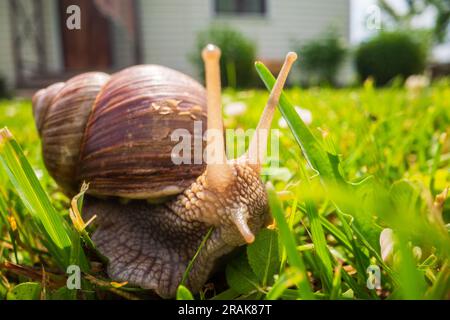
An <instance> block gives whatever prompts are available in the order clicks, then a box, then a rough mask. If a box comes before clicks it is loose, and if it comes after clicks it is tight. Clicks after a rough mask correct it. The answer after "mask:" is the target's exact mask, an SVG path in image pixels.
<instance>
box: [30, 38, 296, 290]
mask: <svg viewBox="0 0 450 320" xmlns="http://www.w3.org/2000/svg"><path fill="white" fill-rule="evenodd" d="M202 57H203V60H204V64H205V74H206V90H205V88H204V87H203V86H202V85H201V84H199V83H198V82H197V81H195V80H193V79H192V78H190V77H189V76H187V75H185V74H182V73H180V72H178V71H175V70H172V69H169V68H166V67H163V66H158V65H138V66H133V67H129V68H127V69H124V70H122V71H119V72H117V73H115V74H112V75H108V74H105V73H101V72H89V73H84V74H81V75H78V76H75V77H73V78H72V79H70V80H68V81H67V82H65V83H56V84H53V85H50V86H49V87H47V88H45V89H42V90H39V91H38V92H37V93H36V94H35V95H34V96H33V115H34V118H35V123H36V127H37V130H38V132H39V135H40V137H41V141H42V153H43V159H44V163H45V166H46V168H47V169H48V172H49V173H50V175H51V176H52V177H53V178H54V180H55V181H56V182H57V184H58V185H59V186H60V187H61V188H62V189H63V190H64V192H65V193H66V194H67V195H68V196H73V195H74V194H76V193H77V192H78V190H79V188H80V185H81V184H82V183H83V182H84V181H86V182H87V183H89V189H88V191H87V194H86V196H85V200H84V203H83V208H82V209H83V215H85V216H93V215H96V216H97V219H96V220H95V224H96V229H95V231H94V233H93V235H92V239H93V241H94V243H95V245H96V247H97V249H98V250H99V252H100V253H101V254H102V255H103V256H105V257H106V258H107V260H108V263H107V272H108V275H109V276H110V277H111V278H112V279H113V280H115V281H120V282H124V281H127V282H128V283H130V284H133V285H136V286H140V287H142V288H145V289H152V290H154V291H155V292H156V293H157V294H158V295H160V296H161V297H173V296H174V295H175V294H176V290H177V287H178V285H179V284H180V282H181V280H182V277H183V274H184V272H185V270H186V267H187V265H188V264H189V262H190V261H191V259H192V258H193V257H194V255H195V254H196V252H197V249H198V248H199V246H200V244H201V243H202V241H203V239H206V241H205V242H204V245H203V246H202V248H201V250H200V251H199V253H198V256H196V258H195V260H193V261H194V262H193V265H192V269H191V270H190V272H189V274H188V277H187V279H186V281H185V285H186V286H187V287H188V288H190V289H191V290H192V291H193V292H198V291H199V290H200V289H201V288H202V286H203V285H204V283H205V282H206V281H207V280H208V277H209V275H210V273H211V272H212V270H213V268H214V266H215V265H216V264H217V262H218V261H219V260H220V258H221V257H222V256H224V255H226V254H228V253H230V252H231V251H232V250H233V249H235V248H236V247H238V246H241V245H244V244H245V243H251V242H253V241H254V238H255V234H257V232H258V230H260V229H261V228H262V227H263V226H265V225H267V224H268V223H269V222H270V210H269V206H268V201H267V196H266V191H265V186H264V184H263V182H262V180H261V178H260V171H261V165H262V160H263V159H262V158H263V154H264V152H263V151H265V149H266V145H267V136H268V130H269V129H270V125H271V122H272V118H273V114H274V111H275V108H276V105H277V104H278V99H279V96H280V94H281V91H282V88H283V86H284V83H285V81H286V78H287V76H288V73H289V70H290V68H291V66H292V64H293V62H294V61H295V60H296V55H295V53H292V52H291V53H288V55H287V56H286V60H285V63H284V65H283V67H282V69H281V71H280V74H279V76H278V78H277V81H276V83H275V86H274V88H273V90H272V92H271V93H270V96H269V100H268V102H267V105H266V107H265V109H264V110H263V114H262V116H261V119H260V122H259V124H258V127H257V129H256V131H255V134H254V136H253V138H252V140H251V141H250V144H249V148H248V150H247V152H246V153H245V154H244V155H243V156H241V157H239V158H237V159H227V157H226V154H225V146H224V137H223V132H224V131H223V123H222V112H221V101H220V100H221V88H220V70H219V59H220V49H219V48H217V47H215V46H214V45H208V46H206V47H205V49H204V50H203V51H202ZM194 121H201V123H202V126H203V129H206V128H207V130H206V134H205V135H206V139H202V140H206V141H203V142H202V143H203V147H205V148H206V154H207V156H206V160H207V161H206V164H205V163H201V164H181V165H175V164H174V162H173V159H172V150H173V147H174V145H175V143H176V142H174V141H172V139H171V132H173V131H174V130H176V129H185V130H187V131H188V132H189V133H190V134H194V133H193V122H194ZM202 140H200V141H202ZM209 230H212V231H211V233H210V235H209V237H208V238H206V237H205V235H206V234H208V232H209Z"/></svg>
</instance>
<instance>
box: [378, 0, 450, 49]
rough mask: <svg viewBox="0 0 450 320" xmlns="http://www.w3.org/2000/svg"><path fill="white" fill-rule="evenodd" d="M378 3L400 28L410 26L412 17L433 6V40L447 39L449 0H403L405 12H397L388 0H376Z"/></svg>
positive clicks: (449, 14) (441, 40) (449, 20)
mask: <svg viewBox="0 0 450 320" xmlns="http://www.w3.org/2000/svg"><path fill="white" fill-rule="evenodd" d="M378 3H379V5H380V7H381V9H382V10H383V11H384V12H385V13H386V14H387V15H388V16H389V17H390V18H391V20H392V21H393V22H394V23H395V24H396V25H397V26H399V27H401V28H410V27H411V21H412V19H413V18H414V17H416V16H418V15H420V14H422V13H423V12H425V10H427V9H429V8H433V9H434V10H435V11H436V18H435V20H434V26H433V35H434V40H436V41H437V42H438V43H440V42H444V41H445V40H447V36H448V34H449V30H450V0H404V3H405V4H406V9H407V10H406V12H405V13H400V12H398V10H396V9H395V8H394V7H393V6H392V4H391V2H390V1H388V0H378Z"/></svg>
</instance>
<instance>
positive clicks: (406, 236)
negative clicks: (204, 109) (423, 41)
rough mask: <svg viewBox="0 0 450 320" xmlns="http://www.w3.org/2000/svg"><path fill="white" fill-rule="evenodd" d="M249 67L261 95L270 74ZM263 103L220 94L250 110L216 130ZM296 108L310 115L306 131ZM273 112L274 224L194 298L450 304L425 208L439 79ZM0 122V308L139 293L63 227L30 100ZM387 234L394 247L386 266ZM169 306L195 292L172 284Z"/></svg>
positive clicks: (436, 234)
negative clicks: (0, 133)
mask: <svg viewBox="0 0 450 320" xmlns="http://www.w3.org/2000/svg"><path fill="white" fill-rule="evenodd" d="M257 69H258V72H259V73H260V74H261V75H262V77H263V78H264V79H265V81H266V85H267V86H269V87H270V86H271V79H270V75H268V74H267V73H265V70H264V68H263V67H262V66H257ZM267 97H268V94H267V92H266V91H258V90H252V91H238V92H235V91H231V90H225V92H224V104H227V103H229V102H232V101H240V102H243V103H245V104H246V105H247V110H246V112H245V113H243V114H241V115H238V116H226V119H225V125H226V126H227V127H228V128H242V129H249V128H254V127H255V126H256V123H257V121H258V118H259V115H260V113H261V111H262V108H263V107H264V105H265V102H266V99H267ZM293 105H298V106H300V107H301V108H304V109H308V110H310V111H311V113H312V123H311V124H308V125H305V124H304V123H303V122H302V121H301V120H300V118H299V117H298V116H297V114H296V112H295V111H294V109H293ZM280 111H281V112H278V111H277V115H276V117H275V120H274V125H273V128H277V127H278V122H279V118H280V117H281V113H282V114H283V116H284V117H285V118H286V120H287V123H288V125H289V127H290V128H289V127H288V128H279V129H280V169H278V170H277V171H276V173H278V174H274V175H270V176H265V177H263V179H264V180H265V181H266V182H270V184H269V186H268V193H269V199H270V204H271V208H272V214H273V216H274V219H275V221H276V224H275V226H272V227H271V229H267V230H264V231H263V232H261V233H260V234H259V235H258V236H257V238H256V240H255V242H254V243H253V244H251V245H249V246H247V247H246V248H243V250H241V251H240V252H239V253H238V254H237V255H236V256H235V257H233V259H232V260H231V261H229V262H228V265H227V266H226V268H225V275H226V283H224V284H222V283H221V284H217V287H218V288H221V289H220V290H216V291H212V290H207V289H205V290H204V291H203V292H201V293H200V294H199V295H196V296H194V298H196V299H209V298H214V299H237V298H256V299H299V298H300V299H303V298H307V299H310V298H311V299H330V298H331V299H448V298H449V297H450V270H449V266H448V258H449V254H450V237H449V234H448V229H449V228H448V222H449V213H450V205H449V204H448V203H449V201H447V202H444V203H443V204H440V203H441V202H442V201H441V202H440V201H439V199H438V200H437V201H435V199H436V197H437V196H438V195H439V194H440V193H442V192H443V191H444V189H445V188H446V187H447V186H448V185H449V184H450V183H449V181H450V172H449V161H450V142H449V138H448V137H449V135H450V86H449V83H448V82H445V81H441V82H439V83H435V84H434V85H433V86H432V87H429V88H425V89H424V90H423V91H421V92H419V93H416V94H414V93H411V92H408V91H406V90H405V89H404V88H402V87H393V88H385V89H375V88H373V87H372V86H371V85H370V83H368V84H366V85H365V86H364V87H362V88H353V89H340V90H334V89H327V88H325V89H321V88H311V89H308V90H302V89H297V88H294V89H289V90H286V92H285V96H284V98H283V99H282V101H281V104H280ZM4 126H7V127H8V128H9V130H10V132H11V133H12V134H13V136H14V138H15V140H14V139H11V138H3V139H2V138H0V160H1V161H0V163H1V164H3V165H1V164H0V299H2V298H8V299H24V298H33V299H38V298H41V299H42V298H45V299H57V298H64V299H74V298H78V299H105V298H109V297H113V296H117V295H118V296H120V297H122V298H125V299H135V298H145V297H147V296H148V292H146V291H145V290H141V289H138V288H133V287H129V286H127V285H125V286H121V285H120V284H116V283H111V280H110V279H107V277H106V275H105V274H104V272H102V271H99V270H98V269H99V268H98V265H99V262H100V261H101V259H100V258H99V257H98V255H96V254H95V249H94V248H92V245H90V239H89V236H88V234H87V233H86V232H85V231H80V230H78V231H77V230H76V228H74V227H73V224H72V222H71V220H70V218H69V208H70V206H71V205H70V199H67V198H66V197H65V196H64V195H63V194H62V193H61V191H60V190H59V189H58V187H57V186H56V184H55V182H54V181H53V180H52V179H51V178H50V177H49V175H48V173H47V171H46V170H45V167H44V165H43V162H42V158H41V151H40V141H39V138H38V136H37V132H36V130H35V127H34V123H33V119H32V115H31V105H30V102H29V101H27V100H11V101H3V102H0V128H2V127H4ZM15 141H17V143H16V142H15ZM19 146H20V147H19ZM22 155H23V156H22ZM28 162H29V164H30V165H31V166H30V167H28V165H27V163H28ZM6 168H9V170H5V169H6ZM33 176H36V177H37V179H34V178H33ZM438 198H439V197H438ZM386 228H390V229H392V230H393V237H392V238H389V239H384V240H385V243H391V244H393V250H392V252H390V254H389V255H388V256H387V258H386V257H385V259H383V256H384V255H382V250H386V249H385V248H381V247H380V233H381V231H382V230H383V229H386ZM91 231H92V230H90V229H89V228H88V232H91ZM86 257H88V259H90V261H91V262H92V261H94V262H96V263H94V264H90V265H89V264H87V263H86V259H87V258H86ZM74 263H75V264H80V265H84V267H83V268H82V269H83V270H82V271H83V280H82V288H83V290H80V291H71V290H68V289H66V286H65V285H66V282H65V281H66V277H67V275H66V274H65V268H66V267H67V265H69V264H74ZM370 265H376V266H378V267H379V268H380V270H381V289H379V290H370V289H368V288H367V279H368V273H367V268H368V267H369V266H370ZM178 297H179V298H183V299H189V298H191V295H190V293H189V291H188V290H187V289H186V288H184V287H181V288H180V289H179V292H178Z"/></svg>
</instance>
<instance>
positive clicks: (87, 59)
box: [59, 0, 112, 71]
mask: <svg viewBox="0 0 450 320" xmlns="http://www.w3.org/2000/svg"><path fill="white" fill-rule="evenodd" d="M59 4H60V5H59V10H60V17H61V34H62V48H63V56H64V64H65V68H66V70H67V71H81V70H106V69H108V68H110V67H111V63H112V61H111V60H112V58H111V50H110V39H111V37H110V28H109V26H110V24H109V21H108V19H107V18H105V17H104V16H103V15H102V14H101V13H100V12H99V10H98V9H97V8H96V6H95V4H94V1H93V0H60V1H59ZM70 5H77V6H79V7H80V9H81V10H80V11H81V29H80V30H77V29H73V30H69V29H68V28H67V25H66V20H67V18H68V17H69V14H68V13H67V11H66V10H67V7H68V6H70Z"/></svg>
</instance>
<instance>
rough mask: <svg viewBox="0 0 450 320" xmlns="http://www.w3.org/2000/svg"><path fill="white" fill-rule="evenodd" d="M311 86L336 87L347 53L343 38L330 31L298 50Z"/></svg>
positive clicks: (302, 66)
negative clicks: (324, 85)
mask: <svg viewBox="0 0 450 320" xmlns="http://www.w3.org/2000/svg"><path fill="white" fill-rule="evenodd" d="M297 51H298V52H299V56H300V59H301V60H302V63H300V64H298V66H299V67H300V68H301V69H302V70H304V71H305V72H306V75H307V77H308V84H309V85H320V84H327V85H336V74H337V72H338V70H339V67H340V65H341V64H342V62H343V61H344V58H345V54H346V52H347V50H346V47H345V45H344V43H343V42H342V41H341V37H340V36H339V35H338V34H337V33H336V32H335V31H334V30H333V29H330V30H329V31H327V32H326V33H324V34H323V35H321V36H319V37H318V38H315V39H312V40H309V41H307V42H305V43H304V44H303V45H301V46H300V48H299V49H298V50H297Z"/></svg>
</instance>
